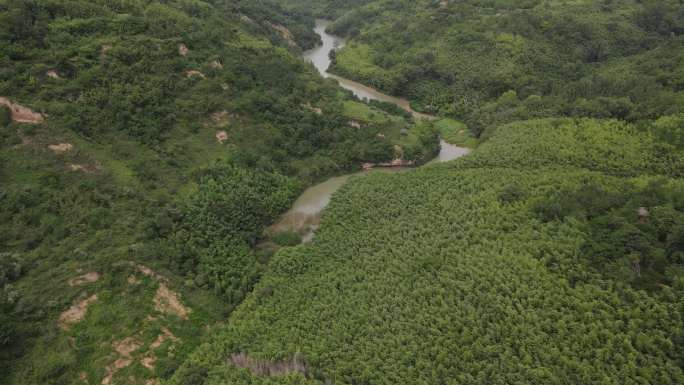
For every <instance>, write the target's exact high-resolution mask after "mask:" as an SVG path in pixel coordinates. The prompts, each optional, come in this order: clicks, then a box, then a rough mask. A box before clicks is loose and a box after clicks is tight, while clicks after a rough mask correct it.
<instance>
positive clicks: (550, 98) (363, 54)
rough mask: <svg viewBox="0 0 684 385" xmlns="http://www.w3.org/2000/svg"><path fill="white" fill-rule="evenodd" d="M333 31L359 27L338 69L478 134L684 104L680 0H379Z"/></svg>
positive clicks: (650, 112)
mask: <svg viewBox="0 0 684 385" xmlns="http://www.w3.org/2000/svg"><path fill="white" fill-rule="evenodd" d="M290 2H291V3H296V1H290ZM324 3H326V4H333V3H334V2H333V1H327V2H325V1H324ZM330 30H331V31H332V32H334V33H337V34H341V35H346V36H350V37H351V38H352V39H351V41H350V43H349V44H347V46H346V48H344V49H343V50H341V51H340V52H338V55H337V65H336V66H335V68H334V72H336V73H338V74H340V75H342V76H344V77H348V78H352V79H355V80H359V81H361V82H362V83H364V84H370V85H373V86H374V87H376V88H379V89H381V90H383V91H385V92H388V93H390V94H393V95H402V96H405V97H407V98H408V99H409V100H411V101H413V102H414V108H416V109H419V110H424V111H428V112H437V113H440V114H443V115H450V116H452V117H456V118H460V119H465V120H466V122H467V123H468V125H469V126H470V128H471V129H472V130H473V131H474V133H475V134H476V135H477V136H480V135H481V134H483V132H484V135H489V134H490V132H488V131H489V130H491V129H493V128H494V127H496V126H497V125H500V124H503V123H507V122H511V121H515V120H521V119H529V118H537V117H549V116H577V117H594V118H617V119H624V120H628V121H632V122H638V121H640V120H644V119H654V118H657V117H660V116H664V115H670V114H674V113H679V112H682V106H684V102H683V101H684V99H683V98H684V96H683V94H682V91H683V87H684V77H683V75H682V74H683V72H682V66H681V63H682V62H684V37H683V36H682V34H683V33H684V4H682V2H681V1H679V0H648V1H636V0H619V1H549V0H532V1H507V0H494V1H479V0H473V1H471V0H465V1H453V0H445V1H436V0H418V1H415V0H400V1H396V0H374V1H369V2H367V4H366V5H365V6H362V7H355V8H353V9H352V10H350V11H347V12H345V13H344V15H343V16H341V17H339V18H337V20H336V22H335V24H334V25H333V26H331V27H330Z"/></svg>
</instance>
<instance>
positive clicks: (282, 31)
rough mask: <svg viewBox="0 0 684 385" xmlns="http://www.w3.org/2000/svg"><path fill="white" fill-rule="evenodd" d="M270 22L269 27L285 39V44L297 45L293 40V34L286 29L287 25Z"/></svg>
mask: <svg viewBox="0 0 684 385" xmlns="http://www.w3.org/2000/svg"><path fill="white" fill-rule="evenodd" d="M270 24H271V28H273V29H275V30H276V32H278V34H280V37H282V38H283V39H285V41H287V44H289V45H290V47H296V46H297V43H296V42H295V40H294V35H293V34H292V32H290V30H289V29H287V27H285V26H284V25H280V24H277V23H270Z"/></svg>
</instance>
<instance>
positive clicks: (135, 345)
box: [101, 337, 142, 385]
mask: <svg viewBox="0 0 684 385" xmlns="http://www.w3.org/2000/svg"><path fill="white" fill-rule="evenodd" d="M141 346H142V344H141V343H140V341H138V340H136V339H135V338H133V337H126V338H124V339H123V340H121V341H119V342H115V343H114V346H113V347H114V351H116V353H117V356H118V357H117V359H116V361H114V363H113V364H111V365H109V366H107V367H106V368H105V370H106V371H107V375H106V376H105V377H104V378H103V379H102V383H101V384H102V385H111V384H112V379H113V378H114V374H116V372H117V371H119V370H120V369H123V368H125V367H127V366H128V365H130V364H131V363H133V358H132V357H131V354H132V353H133V352H135V351H136V350H138V349H140V347H141Z"/></svg>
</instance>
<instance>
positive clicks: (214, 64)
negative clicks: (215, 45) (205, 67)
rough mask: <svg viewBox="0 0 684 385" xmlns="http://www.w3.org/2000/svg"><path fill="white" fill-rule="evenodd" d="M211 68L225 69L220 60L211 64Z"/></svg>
mask: <svg viewBox="0 0 684 385" xmlns="http://www.w3.org/2000/svg"><path fill="white" fill-rule="evenodd" d="M209 66H210V67H211V68H213V69H217V70H220V69H223V64H221V62H220V61H218V60H214V61H213V62H211V64H209Z"/></svg>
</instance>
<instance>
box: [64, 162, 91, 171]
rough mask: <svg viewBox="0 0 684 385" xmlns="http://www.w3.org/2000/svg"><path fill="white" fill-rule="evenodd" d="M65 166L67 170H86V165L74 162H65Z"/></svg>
mask: <svg viewBox="0 0 684 385" xmlns="http://www.w3.org/2000/svg"><path fill="white" fill-rule="evenodd" d="M66 166H67V168H68V169H69V171H86V166H84V165H82V164H76V163H67V165H66Z"/></svg>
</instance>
